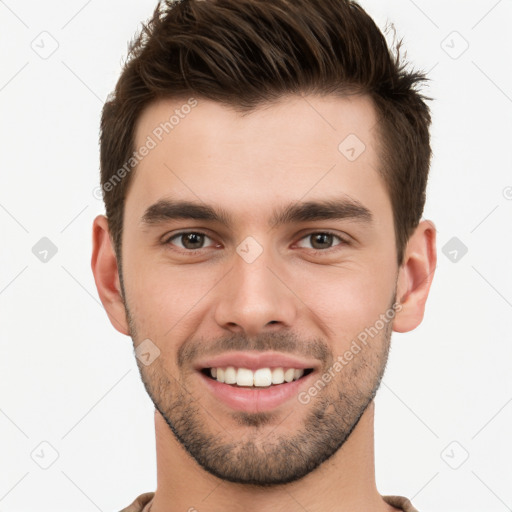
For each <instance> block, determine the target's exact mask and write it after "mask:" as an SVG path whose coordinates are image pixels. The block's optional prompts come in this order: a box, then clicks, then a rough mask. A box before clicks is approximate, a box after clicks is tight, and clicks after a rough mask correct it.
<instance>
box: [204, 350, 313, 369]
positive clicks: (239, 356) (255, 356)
mask: <svg viewBox="0 0 512 512" xmlns="http://www.w3.org/2000/svg"><path fill="white" fill-rule="evenodd" d="M226 366H234V367H235V368H248V369H249V370H257V369H258V368H279V367H282V368H297V369H301V368H302V369H306V368H313V369H316V368H318V362H316V361H314V360H313V361H311V360H306V359H301V358H297V357H294V356H291V355H288V354H281V353H279V352H264V353H261V352H228V353H225V354H221V355H219V356H215V357H212V358H209V359H205V360H203V361H200V362H198V363H197V364H196V365H195V368H196V370H202V369H204V368H224V367H226Z"/></svg>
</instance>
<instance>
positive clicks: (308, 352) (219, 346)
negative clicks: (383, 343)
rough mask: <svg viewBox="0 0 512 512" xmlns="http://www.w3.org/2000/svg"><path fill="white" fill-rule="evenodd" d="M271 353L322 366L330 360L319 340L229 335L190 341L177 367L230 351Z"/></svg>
mask: <svg viewBox="0 0 512 512" xmlns="http://www.w3.org/2000/svg"><path fill="white" fill-rule="evenodd" d="M249 350H251V351H257V352H267V351H275V352H281V353H284V354H290V355H295V356H302V357H305V358H314V359H317V360H319V361H323V362H324V363H326V362H328V361H329V360H330V359H332V357H333V356H332V352H331V351H330V349H329V347H328V345H327V344H326V343H325V341H324V340H323V339H321V338H315V339H313V340H304V339H303V338H301V337H300V336H299V335H298V334H296V333H292V332H284V331H281V332H267V333H262V334H260V335H258V336H256V337H249V336H246V335H245V334H244V333H233V334H231V335H229V336H226V337H222V338H219V339H216V340H204V339H198V340H190V341H186V342H185V343H183V344H182V345H181V346H180V347H179V349H178V352H177V365H178V367H180V368H182V367H184V366H185V365H187V364H190V363H192V362H193V361H195V360H196V359H198V358H205V357H213V356H216V355H219V354H223V353H226V352H232V351H249Z"/></svg>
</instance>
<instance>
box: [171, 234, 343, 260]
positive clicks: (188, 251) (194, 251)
mask: <svg viewBox="0 0 512 512" xmlns="http://www.w3.org/2000/svg"><path fill="white" fill-rule="evenodd" d="M189 234H195V235H203V236H205V237H207V238H210V239H212V237H210V236H208V234H206V233H204V232H202V231H181V232H179V233H175V234H174V235H172V236H170V237H167V238H166V239H164V241H163V242H162V244H163V245H171V241H172V240H174V239H175V238H178V237H180V236H183V235H189ZM312 235H332V236H333V237H334V238H337V239H338V240H339V241H340V243H339V244H338V245H335V246H334V247H329V248H328V249H309V253H310V254H314V255H317V254H320V253H321V254H326V253H329V252H330V251H333V250H336V248H337V247H339V246H344V245H349V244H350V242H349V241H348V240H346V239H345V238H343V237H341V236H340V235H338V234H336V233H334V232H332V231H329V230H324V231H311V232H310V233H307V234H306V235H304V236H303V237H302V238H300V240H299V241H301V240H304V239H305V238H308V237H310V236H312ZM204 249H207V248H201V249H181V248H179V247H178V248H177V251H178V252H180V253H182V254H186V255H189V256H191V255H192V256H194V255H196V254H198V253H200V252H201V251H204Z"/></svg>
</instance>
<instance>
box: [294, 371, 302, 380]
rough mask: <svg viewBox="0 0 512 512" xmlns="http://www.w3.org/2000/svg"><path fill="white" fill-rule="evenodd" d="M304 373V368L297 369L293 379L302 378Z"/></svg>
mask: <svg viewBox="0 0 512 512" xmlns="http://www.w3.org/2000/svg"><path fill="white" fill-rule="evenodd" d="M303 375H304V370H303V369H302V368H301V369H300V370H297V369H295V370H294V372H293V380H297V379H300V378H301V377H302V376H303Z"/></svg>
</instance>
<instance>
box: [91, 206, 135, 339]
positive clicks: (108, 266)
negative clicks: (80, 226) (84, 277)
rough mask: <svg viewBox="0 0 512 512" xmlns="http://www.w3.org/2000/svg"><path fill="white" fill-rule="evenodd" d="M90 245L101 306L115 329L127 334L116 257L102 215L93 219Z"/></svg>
mask: <svg viewBox="0 0 512 512" xmlns="http://www.w3.org/2000/svg"><path fill="white" fill-rule="evenodd" d="M92 246H93V248H92V257H91V268H92V273H93V274H94V281H95V283H96V289H97V290H98V294H99V296H100V299H101V302H102V304H103V307H104V308H105V311H106V312H107V315H108V317H109V319H110V322H111V323H112V325H113V326H114V327H115V329H117V330H118V331H119V332H120V333H122V334H126V335H129V333H130V331H129V328H128V322H127V320H126V310H125V307H124V302H123V298H122V295H121V285H120V282H119V272H118V266H117V259H116V255H115V251H114V248H113V247H112V243H111V240H110V232H109V229H108V221H107V218H106V217H105V216H104V215H98V216H97V217H96V218H95V219H94V222H93V228H92Z"/></svg>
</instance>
